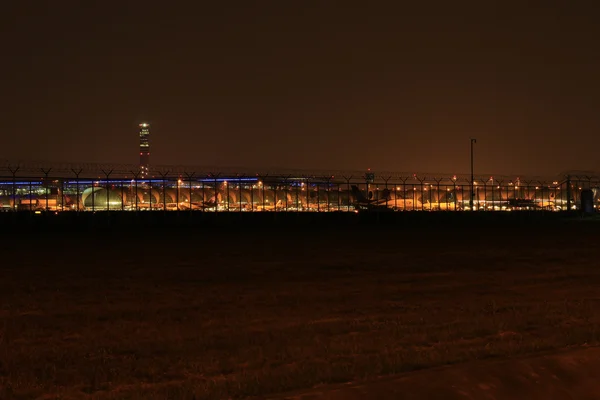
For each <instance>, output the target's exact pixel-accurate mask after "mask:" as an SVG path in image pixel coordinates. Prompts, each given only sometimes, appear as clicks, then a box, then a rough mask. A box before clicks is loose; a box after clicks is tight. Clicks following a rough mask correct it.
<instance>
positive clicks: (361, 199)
mask: <svg viewBox="0 0 600 400" xmlns="http://www.w3.org/2000/svg"><path fill="white" fill-rule="evenodd" d="M352 196H354V199H355V200H356V202H358V203H368V202H369V200H367V198H366V197H365V195H364V194H363V193H362V192H361V191H360V189H359V188H358V186H356V185H352Z"/></svg>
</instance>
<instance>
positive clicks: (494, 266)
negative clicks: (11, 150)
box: [0, 222, 600, 399]
mask: <svg viewBox="0 0 600 400" xmlns="http://www.w3.org/2000/svg"><path fill="white" fill-rule="evenodd" d="M599 244H600V224H596V223H586V222H581V223H578V222H570V223H557V225H556V226H547V225H545V226H538V227H535V226H532V227H522V226H521V227H519V226H510V225H503V226H490V227H477V228H475V227H461V226H460V225H452V226H444V225H435V226H431V227H429V228H426V227H424V228H418V229H417V228H414V227H410V226H397V227H386V228H385V229H378V228H377V227H375V226H371V227H368V226H367V227H360V228H359V227H355V228H347V229H343V230H342V229H339V230H332V229H327V230H320V229H318V227H317V226H315V228H314V229H304V230H302V231H299V232H295V231H294V230H292V229H283V228H280V229H262V230H258V229H257V230H256V231H253V232H249V231H245V232H237V233H236V231H235V229H234V228H231V229H228V230H227V232H225V231H223V230H216V231H215V232H213V233H209V232H206V231H205V232H198V233H189V232H187V231H185V232H184V231H181V232H178V233H175V234H173V235H167V234H166V233H164V232H162V233H161V232H158V231H137V230H135V229H134V228H132V229H131V230H130V231H128V232H120V233H113V234H111V235H110V236H103V235H100V234H94V235H89V234H88V235H82V234H64V233H63V234H60V235H56V236H51V235H48V234H43V235H31V236H26V235H25V236H24V235H19V237H16V238H10V237H3V239H2V242H1V244H0V249H1V259H0V260H1V261H0V399H35V398H40V399H42V398H43V399H50V398H61V399H71V398H73V399H75V398H93V399H165V398H173V399H192V398H196V399H204V398H209V399H213V398H214V399H223V398H243V397H247V396H258V397H262V396H267V395H270V394H276V393H280V392H285V391H290V390H297V389H302V388H310V387H313V386H315V385H319V384H325V383H333V382H345V381H355V380H361V379H368V378H370V377H377V376H382V375H386V374H394V373H398V372H402V371H409V370H414V369H419V368H427V367H431V366H437V365H442V364H448V363H458V362H462V361H466V360H471V359H476V358H486V357H507V356H513V355H518V354H528V353H536V352H541V351H548V350H552V349H559V348H564V347H567V346H581V345H585V344H588V345H593V344H596V343H597V342H598V341H599V339H600V325H599V324H600V292H599V291H598V287H600V246H599Z"/></svg>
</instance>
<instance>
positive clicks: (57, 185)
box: [0, 159, 600, 212]
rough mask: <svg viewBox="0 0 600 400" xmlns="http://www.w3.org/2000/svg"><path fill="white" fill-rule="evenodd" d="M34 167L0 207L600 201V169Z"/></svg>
mask: <svg viewBox="0 0 600 400" xmlns="http://www.w3.org/2000/svg"><path fill="white" fill-rule="evenodd" d="M144 161H147V159H144ZM37 167H38V166H37V164H36V166H35V167H31V168H30V169H29V170H25V169H24V168H22V169H19V172H18V173H16V174H13V175H12V176H11V171H15V169H14V168H12V167H10V168H12V169H10V168H5V169H4V170H2V171H1V174H0V209H1V210H3V211H43V210H48V211H56V212H60V211H92V212H93V211H106V210H115V211H116V210H119V211H190V212H192V211H199V212H203V211H206V212H221V211H223V212H227V211H231V212H256V211H275V212H286V211H288V212H304V211H306V212H335V211H337V212H356V211H360V210H367V211H368V210H373V211H396V212H412V211H415V212H417V211H499V212H502V211H517V210H545V211H565V210H578V209H580V207H584V206H585V204H588V205H592V206H593V207H594V208H595V209H597V208H598V205H599V203H600V190H599V188H600V177H591V176H568V177H566V178H565V179H561V180H559V179H556V180H546V181H541V180H524V179H520V178H513V179H510V178H508V177H487V178H481V179H477V181H476V182H475V183H474V184H473V185H471V182H470V180H469V177H467V176H458V177H457V176H450V177H443V176H441V177H435V176H430V177H427V176H419V175H416V174H415V175H413V176H410V175H405V176H396V177H392V178H388V176H387V175H382V176H379V175H374V174H373V173H369V174H364V173H363V174H362V175H360V174H355V175H352V174H351V173H348V174H346V175H342V174H340V175H336V176H333V175H325V174H317V173H315V174H310V173H305V174H301V173H298V174H295V175H291V172H292V171H289V172H290V173H285V174H284V173H280V174H277V175H276V174H267V173H261V174H252V173H248V172H246V173H223V174H219V173H210V172H199V171H200V170H199V169H187V170H183V169H181V170H177V169H176V167H173V166H169V167H166V166H165V167H161V166H154V167H153V168H152V171H150V174H149V175H148V176H146V177H144V178H141V177H140V176H139V174H134V171H135V166H116V165H115V166H113V165H110V166H104V165H103V166H99V167H98V169H97V170H96V171H95V172H92V170H90V171H89V172H88V173H87V174H83V173H82V174H79V175H78V176H74V175H73V172H72V171H78V169H77V168H76V167H74V166H71V165H69V166H68V167H65V166H64V165H62V166H60V167H62V168H63V169H62V170H59V168H58V167H57V168H56V169H53V171H57V172H56V175H53V176H48V177H44V176H39V175H38V177H35V175H33V174H32V172H33V171H34V168H37ZM186 168H187V167H186ZM38 171H39V168H38ZM102 171H111V173H110V174H109V175H105V174H104V175H103V173H102ZM127 171H130V172H127ZM191 171H194V172H191ZM355 172H356V171H355ZM38 174H39V172H38ZM61 174H63V175H61ZM590 196H591V197H590ZM471 198H472V199H473V203H472V206H471V203H470V200H471ZM585 199H588V200H589V201H588V202H587V203H586V201H587V200H585Z"/></svg>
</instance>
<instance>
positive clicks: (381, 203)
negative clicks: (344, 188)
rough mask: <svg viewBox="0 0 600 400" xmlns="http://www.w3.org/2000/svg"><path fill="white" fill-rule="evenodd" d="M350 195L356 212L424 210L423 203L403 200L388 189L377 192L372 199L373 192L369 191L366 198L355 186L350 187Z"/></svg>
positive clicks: (410, 199) (409, 199) (416, 200)
mask: <svg viewBox="0 0 600 400" xmlns="http://www.w3.org/2000/svg"><path fill="white" fill-rule="evenodd" d="M351 188H352V195H353V196H354V207H355V209H356V210H357V211H359V210H367V211H394V210H404V209H405V210H413V209H414V210H421V209H424V205H423V203H422V202H421V201H420V200H418V199H415V200H413V199H412V198H403V197H401V196H399V195H398V194H394V193H392V191H391V190H389V189H383V190H382V191H381V192H379V195H378V196H377V198H375V199H374V198H373V192H372V191H369V193H368V196H369V198H367V197H366V196H365V194H364V193H363V192H362V191H361V190H360V189H359V188H358V186H356V185H352V186H351Z"/></svg>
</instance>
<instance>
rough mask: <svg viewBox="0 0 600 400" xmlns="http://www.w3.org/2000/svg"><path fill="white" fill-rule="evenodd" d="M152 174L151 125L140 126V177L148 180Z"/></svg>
mask: <svg viewBox="0 0 600 400" xmlns="http://www.w3.org/2000/svg"><path fill="white" fill-rule="evenodd" d="M149 174H150V124H147V123H145V122H143V123H141V124H140V176H141V177H142V178H147V177H148V175H149Z"/></svg>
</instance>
